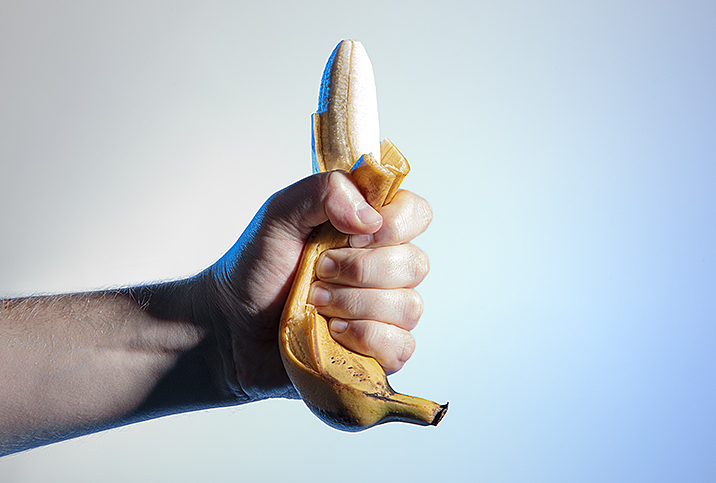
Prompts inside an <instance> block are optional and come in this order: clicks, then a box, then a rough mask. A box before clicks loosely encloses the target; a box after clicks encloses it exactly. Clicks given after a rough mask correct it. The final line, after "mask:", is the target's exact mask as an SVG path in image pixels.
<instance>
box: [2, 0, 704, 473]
mask: <svg viewBox="0 0 716 483" xmlns="http://www.w3.org/2000/svg"><path fill="white" fill-rule="evenodd" d="M342 38H357V39H359V40H361V41H362V42H363V44H364V45H365V47H366V49H367V50H368V53H369V54H370V56H371V59H372V61H373V66H374V69H375V73H376V79H377V85H378V97H379V101H378V102H379V105H380V108H381V131H382V135H383V136H389V137H390V138H391V139H392V140H393V141H394V142H395V144H396V145H397V146H398V147H399V148H400V149H401V150H402V151H403V152H404V154H405V155H406V156H407V158H408V159H409V161H410V162H411V165H412V167H413V171H412V173H411V175H410V176H409V177H408V179H407V180H406V184H405V187H407V188H408V189H411V190H413V191H415V192H417V193H419V194H421V195H423V196H424V197H425V198H427V199H428V200H429V201H430V202H431V204H432V206H433V209H434V212H435V221H434V223H433V225H432V226H431V228H430V230H429V231H428V232H427V233H426V234H424V235H423V236H421V237H420V238H419V239H418V240H417V244H418V245H420V246H421V247H422V248H423V249H424V250H425V251H426V252H427V253H428V254H429V256H430V258H431V266H432V270H431V275H430V276H429V277H428V279H427V280H426V281H425V282H424V283H423V284H422V285H421V287H420V289H419V291H420V293H421V295H422V296H423V299H424V301H425V308H426V309H425V314H424V316H423V319H422V321H421V324H420V326H419V327H418V328H417V329H416V330H415V335H416V338H417V341H418V349H417V351H416V353H415V355H414V357H413V358H412V359H411V361H410V362H409V363H408V365H407V366H406V367H405V369H404V370H403V371H401V372H400V373H399V374H396V375H394V376H392V377H391V382H392V384H393V386H394V387H395V388H396V389H398V390H400V391H402V392H408V393H411V394H416V395H421V396H425V397H430V398H432V399H435V400H439V401H441V402H444V401H445V400H449V401H450V404H451V407H450V411H449V412H448V415H447V416H446V418H445V419H444V421H443V422H442V423H441V425H440V426H439V427H437V428H420V427H414V426H409V425H400V424H390V425H386V426H382V427H378V428H375V429H372V430H370V431H367V432H364V433H360V434H343V433H340V432H337V431H334V430H332V429H330V428H328V427H327V426H325V425H323V423H321V422H319V421H318V420H317V419H316V418H315V417H314V416H313V415H312V414H311V413H310V412H309V411H308V410H307V409H306V408H305V407H304V405H303V404H302V403H300V402H298V401H282V400H277V401H269V402H262V403H257V404H252V405H247V406H242V407H238V408H232V409H224V410H215V411H208V412H200V413H192V414H186V415H180V416H174V417H168V418H164V419H160V420H156V421H153V422H149V423H143V424H139V425H134V426H129V427H123V428H120V429H116V430H112V431H108V432H104V433H100V434H95V435H91V436H88V437H83V438H79V439H74V440H70V441H67V442H63V443H60V444H55V445H51V446H49V447H44V448H41V449H36V450H32V451H30V452H25V453H21V454H18V455H14V456H10V457H6V458H2V459H0V480H1V481H3V482H34V481H55V482H64V481H78V482H94V481H103V482H125V481H174V482H185V481H187V482H188V481H192V482H193V481H297V482H303V481H332V479H337V478H339V479H340V480H341V481H346V482H358V481H388V480H390V479H393V480H395V481H410V480H412V481H487V482H605V481H624V482H642V481H643V482H673V481H688V482H706V481H711V482H712V481H714V480H716V350H715V348H716V4H715V3H714V2H713V1H710V0H708V1H707V0H704V1H689V0H686V1H684V0H680V1H636V0H619V1H611V0H607V1H592V2H575V1H542V2H527V1H514V0H508V1H501V2H483V1H470V2H467V1H463V2H456V1H445V0H441V1H439V2H438V1H431V2H428V1H413V2H408V1H398V2H393V1H361V2H328V1H325V2H321V1H303V2H288V1H284V2H268V1H267V2H262V3H260V2H252V3H249V2H213V1H202V2H170V1H166V2H146V1H139V2H131V1H104V2H94V1H86V2H78V1H73V2H59V1H58V2H50V1H48V2H20V1H2V2H0V163H1V164H0V167H1V168H2V170H1V174H0V206H2V223H1V227H0V293H2V294H4V295H5V296H10V295H21V294H31V293H38V292H61V291H75V290H86V289H96V288H106V287H113V286H118V285H127V284H135V283H141V282H146V281H153V280H163V279H171V278H177V277H181V276H185V275H190V274H193V273H195V272H197V271H199V270H201V269H202V268H204V267H205V266H207V265H208V264H210V263H212V262H213V261H214V260H216V259H217V258H218V257H219V256H221V255H222V254H223V252H224V251H225V250H227V249H228V248H229V247H230V246H231V245H232V244H233V243H234V241H235V240H236V238H237V237H238V236H239V234H240V233H241V231H242V230H243V228H244V227H245V226H246V225H247V223H248V222H249V220H250V219H251V217H252V216H253V213H254V212H255V211H256V210H257V209H258V208H259V207H260V205H261V204H262V202H263V201H264V200H265V199H266V198H267V197H268V196H270V195H271V194H272V193H273V192H275V191H277V190H279V189H281V188H283V187H284V186H286V185H288V184H290V183H292V182H293V181H295V180H297V179H299V178H302V177H304V176H306V175H308V174H309V173H310V169H311V160H310V131H309V126H310V114H311V113H312V112H314V110H315V108H316V101H317V94H318V87H319V80H320V76H321V73H322V70H323V66H324V63H325V61H326V59H327V58H328V56H329V54H330V52H331V50H332V49H333V47H334V46H335V44H336V43H337V42H338V41H339V40H340V39H342Z"/></svg>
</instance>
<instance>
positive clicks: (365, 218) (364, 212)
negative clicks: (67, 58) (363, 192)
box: [356, 201, 382, 225]
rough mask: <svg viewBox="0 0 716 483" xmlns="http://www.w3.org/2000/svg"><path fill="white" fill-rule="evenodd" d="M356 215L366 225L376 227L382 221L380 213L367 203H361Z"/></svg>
mask: <svg viewBox="0 0 716 483" xmlns="http://www.w3.org/2000/svg"><path fill="white" fill-rule="evenodd" d="M356 214H357V215H358V218H360V221H362V222H363V224H364V225H375V224H376V223H378V222H380V220H381V219H382V218H381V216H380V215H379V214H378V212H377V211H375V210H374V209H373V207H372V206H370V205H369V204H368V203H366V202H365V201H361V202H360V204H359V205H358V207H357V208H356Z"/></svg>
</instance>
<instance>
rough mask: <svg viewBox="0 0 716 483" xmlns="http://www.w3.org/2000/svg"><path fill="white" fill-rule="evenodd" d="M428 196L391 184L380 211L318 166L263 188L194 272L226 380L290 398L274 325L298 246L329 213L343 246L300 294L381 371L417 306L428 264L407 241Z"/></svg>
mask: <svg viewBox="0 0 716 483" xmlns="http://www.w3.org/2000/svg"><path fill="white" fill-rule="evenodd" d="M431 217H432V213H431V210H430V206H429V205H428V203H427V202H426V201H425V200H423V199H422V198H420V197H419V196H417V195H414V194H412V193H410V192H408V191H400V192H399V193H398V194H397V195H396V197H395V199H394V200H393V202H392V203H391V204H390V205H387V206H385V207H383V208H382V209H381V211H380V215H379V214H378V213H376V212H375V210H373V209H372V208H370V206H369V205H367V203H365V201H364V199H363V197H362V195H361V194H360V192H359V191H358V189H357V187H356V186H355V184H354V183H353V181H352V179H351V178H350V176H348V175H347V174H346V173H343V172H332V173H320V174H317V175H314V176H311V177H308V178H305V179H304V180H301V181H299V182H298V183H296V184H294V185H292V186H289V187H288V188H286V189H284V190H282V191H280V192H278V193H276V194H275V195H274V196H272V197H271V198H270V199H269V200H268V201H267V202H266V203H265V204H264V206H263V207H262V208H261V210H260V211H259V212H258V213H257V215H256V217H255V218H254V220H253V221H252V222H251V224H250V225H249V227H248V228H247V229H246V230H245V232H244V233H243V234H242V236H241V237H240V239H239V240H238V241H237V243H236V244H235V245H234V247H232V249H231V250H229V252H228V253H227V254H226V255H224V257H222V258H221V260H219V261H218V262H217V263H216V264H215V265H213V266H212V267H210V268H209V269H208V270H207V271H206V272H205V273H204V274H203V277H202V280H203V281H204V287H203V290H202V298H203V299H204V300H206V301H207V304H208V305H210V308H205V309H204V310H203V311H200V313H206V314H209V313H210V314H211V315H210V316H209V318H210V319H211V321H212V325H213V328H214V332H215V333H216V334H217V335H218V342H219V351H220V354H221V356H222V359H223V362H224V364H223V377H225V378H226V380H227V383H228V385H229V387H231V388H232V390H233V391H234V392H235V393H236V394H238V395H241V396H243V395H244V394H245V395H246V396H247V397H248V399H249V400H258V399H264V398H268V397H297V394H296V392H295V390H294V389H293V386H292V385H291V382H290V381H289V379H288V376H287V375H286V372H285V370H284V368H283V364H282V362H281V358H280V354H279V350H278V324H279V319H280V315H281V311H282V310H283V306H284V303H285V301H286V298H287V296H288V292H289V290H290V288H291V284H292V282H293V277H294V275H295V272H296V268H297V265H298V262H299V259H300V256H301V252H302V249H303V246H304V244H305V242H306V240H307V238H308V236H309V234H310V233H311V231H312V230H313V228H314V227H316V226H318V225H320V224H322V223H323V222H325V221H327V220H329V221H330V222H331V224H333V226H334V227H335V228H336V229H338V230H339V231H341V232H343V233H347V234H350V235H352V236H351V247H350V248H341V249H335V250H330V251H327V252H326V253H324V254H323V255H322V256H321V258H320V259H319V262H318V266H317V275H318V278H319V280H317V281H316V282H314V283H313V285H312V290H311V294H310V296H309V300H308V301H309V303H312V304H314V305H315V306H316V308H317V309H318V311H319V312H320V313H321V314H322V315H324V316H326V317H334V318H333V319H332V320H331V333H332V335H333V336H334V338H335V339H336V340H337V341H338V342H339V343H341V344H343V345H344V346H346V347H347V348H349V349H351V350H354V351H356V352H360V353H363V354H366V355H370V356H373V357H375V358H376V360H377V361H378V362H379V363H380V364H381V365H382V366H383V367H384V368H385V370H386V372H395V371H397V370H399V369H400V368H401V367H402V366H403V364H404V363H405V361H407V360H408V358H409V357H410V356H411V354H412V353H413V350H414V347H415V342H414V339H413V338H412V336H411V335H410V330H412V329H413V328H414V327H415V325H416V324H417V322H418V319H419V318H420V315H421V313H422V301H421V299H420V297H419V296H418V294H417V292H415V291H414V290H413V289H414V288H415V287H416V286H417V285H418V284H419V283H420V282H421V281H422V280H423V278H424V277H425V275H427V272H428V260H427V257H426V255H425V254H424V253H423V252H422V251H421V250H420V249H419V248H417V247H416V246H414V245H412V244H410V243H409V242H410V241H411V240H412V239H413V238H414V237H416V236H417V235H419V234H420V233H422V232H423V231H424V230H425V229H426V228H427V226H428V224H429V223H430V220H431Z"/></svg>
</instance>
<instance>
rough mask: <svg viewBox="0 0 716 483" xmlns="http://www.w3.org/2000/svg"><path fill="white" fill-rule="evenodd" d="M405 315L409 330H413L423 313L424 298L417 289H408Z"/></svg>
mask: <svg viewBox="0 0 716 483" xmlns="http://www.w3.org/2000/svg"><path fill="white" fill-rule="evenodd" d="M403 315H404V317H405V322H406V324H407V329H408V330H413V329H414V328H415V326H416V325H418V321H419V320H420V317H421V316H422V315H423V299H422V297H420V294H418V292H416V291H415V290H408V291H406V300H405V305H404V309H403Z"/></svg>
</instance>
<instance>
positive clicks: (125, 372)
mask: <svg viewBox="0 0 716 483" xmlns="http://www.w3.org/2000/svg"><path fill="white" fill-rule="evenodd" d="M381 215H382V216H381ZM381 215H378V214H377V213H375V212H374V211H373V210H372V209H371V208H370V207H368V206H367V205H365V204H364V203H363V199H362V196H361V195H360V194H359V192H358V191H357V189H356V188H355V186H354V185H353V183H352V181H351V180H350V178H349V177H348V176H347V175H345V174H343V173H324V174H318V175H315V176H312V177H309V178H306V179H304V180H302V181H300V182H299V183H296V184H295V185H292V186H290V187H288V188H286V189H285V190H283V191H281V192H279V193H277V194H276V195H274V196H273V197H272V198H271V199H270V200H269V201H268V202H267V203H266V204H265V205H264V207H262V209H261V210H260V211H259V213H258V214H257V215H256V218H255V219H254V221H253V222H252V223H251V225H250V226H249V227H248V228H247V229H246V231H245V232H244V234H243V235H242V236H241V238H240V239H239V240H238V242H237V243H236V244H235V245H234V247H233V248H232V249H231V250H230V251H229V252H228V253H227V254H226V255H224V257H222V258H221V259H220V260H219V261H218V262H217V263H216V264H214V265H212V266H211V267H209V268H208V269H207V270H205V271H204V272H202V273H200V274H199V275H197V276H195V277H192V278H190V279H186V280H181V281H176V282H168V283H162V284H156V285H151V286H143V287H135V288H131V289H121V290H114V291H105V292H96V293H84V294H71V295H61V296H48V297H33V298H27V299H16V300H9V301H5V302H3V303H2V306H1V307H0V385H1V386H2V391H0V454H7V453H11V452H14V451H20V450H23V449H27V448H31V447H34V446H38V445H41V444H46V443H50V442H54V441H58V440H61V439H66V438H69V437H74V436H77V435H80V434H86V433H89V432H94V431H99V430H102V429H106V428H109V427H113V426H118V425H122V424H127V423H131V422H134V421H139V420H143V419H149V418H153V417H158V416H162V415H166V414H172V413H178V412H183V411H188V410H195V409H203V408H211V407H218V406H223V405H229V404H239V403H243V402H249V401H255V400H259V399H264V398H267V397H296V394H295V391H294V390H293V387H292V386H291V384H290V382H289V381H288V378H287V376H286V373H285V371H284V370H283V366H282V364H281V360H280V357H279V354H278V343H277V331H278V330H277V326H278V320H279V316H280V312H281V310H282V307H283V304H284V301H285V299H286V295H287V293H288V290H289V288H290V285H291V281H292V278H293V274H294V272H295V270H296V264H297V262H298V259H299V257H300V253H301V249H302V247H303V245H304V243H305V240H306V238H307V236H308V235H309V233H310V232H311V230H312V228H313V227H315V226H317V225H319V224H321V223H323V222H324V221H326V220H330V221H331V223H332V224H333V225H334V226H336V228H338V229H339V230H341V231H343V232H345V233H349V234H353V235H356V236H355V237H353V243H354V246H355V247H356V248H347V249H340V250H335V251H332V252H330V253H327V254H326V255H327V256H326V257H324V259H322V260H321V262H319V264H320V266H322V267H323V270H322V271H321V270H319V277H320V278H321V280H319V281H317V282H316V283H315V284H314V290H313V293H312V295H311V297H312V302H313V303H315V304H316V305H317V306H318V308H319V311H320V312H322V313H324V315H326V316H329V317H338V318H339V319H338V320H342V321H344V322H345V323H341V322H334V324H332V326H333V329H335V330H334V332H333V334H334V337H335V338H336V339H337V340H338V341H339V342H341V343H342V344H344V345H346V346H347V347H349V348H351V349H353V350H356V351H359V352H362V353H366V354H368V355H373V356H374V357H376V359H378V361H379V362H380V363H381V364H382V365H383V366H384V367H385V368H386V370H388V371H395V370H398V369H399V368H400V367H402V365H403V364H404V362H405V361H406V360H407V358H408V357H410V355H411V354H412V351H413V348H414V342H413V339H412V336H411V335H410V334H409V330H410V329H412V328H413V327H414V325H415V323H417V319H418V318H419V316H420V313H421V307H422V306H421V302H420V299H419V297H418V296H417V294H416V293H415V292H414V291H413V290H412V288H413V287H414V286H416V285H417V284H418V283H419V282H420V281H421V280H422V278H423V277H424V276H425V275H426V273H427V259H426V257H425V255H424V254H423V253H422V252H421V251H420V250H419V249H417V248H416V247H414V246H413V245H411V244H410V243H407V242H408V241H409V240H410V239H412V238H413V237H414V236H416V235H417V234H419V233H420V232H422V231H423V230H424V229H425V228H426V227H427V224H428V223H429V221H430V209H429V206H428V205H427V203H425V202H424V200H422V199H421V198H419V197H417V196H415V195H412V194H410V193H408V192H401V194H400V195H399V196H398V197H396V199H395V201H394V202H393V203H392V204H391V205H389V206H388V207H386V208H384V210H383V211H381ZM327 259H331V260H333V262H334V263H331V261H330V260H327ZM332 265H333V266H334V268H336V269H337V270H330V268H331V266H332ZM320 289H323V290H320ZM378 305H380V306H381V310H380V311H376V310H374V307H376V306H378Z"/></svg>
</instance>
